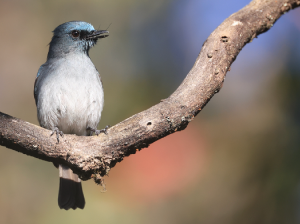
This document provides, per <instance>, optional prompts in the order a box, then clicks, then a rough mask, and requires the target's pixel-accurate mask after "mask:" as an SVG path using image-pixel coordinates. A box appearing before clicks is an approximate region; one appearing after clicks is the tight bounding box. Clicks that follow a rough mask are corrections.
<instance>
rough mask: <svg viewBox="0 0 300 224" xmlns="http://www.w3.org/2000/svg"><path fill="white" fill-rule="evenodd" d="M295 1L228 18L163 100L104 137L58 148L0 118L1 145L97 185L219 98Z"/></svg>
mask: <svg viewBox="0 0 300 224" xmlns="http://www.w3.org/2000/svg"><path fill="white" fill-rule="evenodd" d="M298 6H300V0H253V1H252V2H251V3H250V4H249V5H247V6H246V7H244V8H243V9H241V10H240V11H238V12H236V13H234V14H232V15H231V16H230V17H229V18H227V19H226V20H225V21H224V22H223V23H222V24H221V25H220V26H219V27H218V28H217V29H216V30H215V31H213V32H212V34H211V35H210V36H209V37H208V39H207V40H206V41H205V43H204V44H203V47H202V49H201V52H200V54H199V56H198V58H197V59H196V62H195V64H194V66H193V68H192V69H191V71H190V72H189V73H188V75H187V77H186V78H185V79H184V81H183V82H182V83H181V85H180V86H179V87H178V89H177V90H176V91H175V92H174V93H173V94H172V95H171V96H170V97H169V98H167V99H165V100H163V101H162V102H160V103H159V104H157V105H155V106H153V107H151V108H149V109H148V110H145V111H143V112H141V113H138V114H136V115H133V116H132V117H130V118H128V119H126V120H124V121H122V122H121V123H119V124H117V125H115V126H113V127H111V128H110V129H109V130H108V135H105V134H100V135H99V136H92V137H86V136H76V135H65V137H64V138H61V141H60V143H57V140H56V138H55V137H50V134H51V131H49V130H46V129H44V128H41V127H38V126H36V125H33V124H30V123H28V122H25V121H22V120H19V119H17V118H14V117H11V116H9V115H6V114H3V113H1V112H0V144H1V145H3V146H5V147H7V148H10V149H13V150H15V151H18V152H22V153H24V154H27V155H30V156H33V157H36V158H39V159H43V160H46V161H51V162H56V163H61V164H66V165H68V166H69V167H71V168H72V169H73V170H74V172H75V173H77V174H79V176H80V177H81V178H82V179H83V180H87V179H90V178H91V177H92V176H94V177H95V180H96V182H97V181H98V182H99V181H100V180H101V176H104V175H105V174H107V173H108V171H109V170H110V168H112V167H113V166H114V165H115V164H116V163H117V162H120V161H122V160H123V158H124V157H125V156H128V155H130V154H134V153H135V152H136V150H140V149H142V148H145V147H147V146H148V145H149V144H151V143H153V142H155V141H157V140H158V139H161V138H163V137H165V136H167V135H169V134H171V133H174V132H176V131H180V130H183V129H185V128H186V127H187V125H188V124H189V122H191V121H192V120H193V118H194V117H195V116H196V115H197V114H198V113H199V112H200V111H201V110H202V109H203V108H204V106H205V105H206V104H207V103H208V102H209V100H210V99H211V98H212V97H213V96H214V94H215V93H217V92H219V91H220V89H221V87H222V85H223V82H224V78H225V75H226V73H227V71H228V70H229V68H230V65H231V64H232V63H233V61H234V60H235V58H236V57H237V55H238V54H239V52H240V51H241V49H242V48H243V47H244V46H245V45H246V44H247V43H249V42H251V41H252V39H253V38H255V37H257V36H258V35H259V34H261V33H263V32H266V31H267V30H269V29H270V28H271V27H272V26H273V24H274V23H275V21H276V20H277V19H278V18H280V16H281V15H283V14H284V13H286V12H288V11H289V10H290V9H293V8H296V7H298Z"/></svg>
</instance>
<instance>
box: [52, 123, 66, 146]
mask: <svg viewBox="0 0 300 224" xmlns="http://www.w3.org/2000/svg"><path fill="white" fill-rule="evenodd" d="M54 133H56V139H57V142H58V143H59V135H60V136H61V137H62V138H63V137H64V133H63V132H62V131H60V130H59V129H58V127H55V128H54V129H53V130H52V133H51V135H50V136H52V135H53V134H54Z"/></svg>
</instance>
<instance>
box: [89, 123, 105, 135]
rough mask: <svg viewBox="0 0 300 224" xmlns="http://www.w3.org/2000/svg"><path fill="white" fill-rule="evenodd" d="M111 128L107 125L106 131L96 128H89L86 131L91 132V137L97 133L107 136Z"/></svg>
mask: <svg viewBox="0 0 300 224" xmlns="http://www.w3.org/2000/svg"><path fill="white" fill-rule="evenodd" d="M109 128H110V126H109V125H106V127H105V128H104V129H101V130H97V129H95V128H91V127H87V128H86V130H88V131H90V132H91V135H92V134H93V132H94V133H95V135H99V134H100V133H104V134H106V135H107V130H108V129H109Z"/></svg>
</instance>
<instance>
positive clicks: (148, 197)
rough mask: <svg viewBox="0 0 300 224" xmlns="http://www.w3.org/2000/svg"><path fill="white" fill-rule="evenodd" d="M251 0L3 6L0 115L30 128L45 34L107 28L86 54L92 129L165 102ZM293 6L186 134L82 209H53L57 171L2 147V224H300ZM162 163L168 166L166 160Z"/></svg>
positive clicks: (127, 168) (90, 195) (56, 0)
mask: <svg viewBox="0 0 300 224" xmlns="http://www.w3.org/2000/svg"><path fill="white" fill-rule="evenodd" d="M249 2H250V1H249V0H228V1H223V0H214V1H209V0H160V1H151V0H110V1H108V0H99V1H95V0H85V1H83V0H52V1H42V0H0V30H1V35H0V40H1V41H0V49H1V51H0V111H1V112H3V113H7V114H9V115H12V116H15V117H18V118H20V119H22V120H25V121H28V122H31V123H34V124H38V122H37V118H36V107H35V103H34V98H33V84H34V80H35V76H36V73H37V71H38V68H39V66H40V65H42V64H43V63H44V62H45V61H46V56H47V52H48V43H49V42H50V40H51V37H52V32H51V31H52V30H54V28H55V27H57V26H58V25H59V24H61V23H64V22H67V21H71V20H83V21H86V22H90V23H91V24H93V25H94V27H95V28H100V29H106V28H108V27H109V32H110V36H109V37H108V38H105V39H103V40H100V41H99V42H98V44H97V45H96V46H95V47H94V48H93V49H92V50H91V52H90V56H91V59H92V61H93V62H94V64H95V65H96V67H97V69H98V70H99V72H100V74H101V75H102V80H103V83H104V91H105V107H104V111H103V113H102V120H101V122H100V125H99V128H104V127H105V125H107V124H110V125H114V124H116V123H118V122H120V121H122V120H123V119H125V118H127V117H129V116H131V115H133V114H135V113H138V112H140V111H142V110H145V109H147V108H149V107H150V106H152V105H154V104H156V103H158V102H159V101H160V100H161V99H164V98H166V97H168V96H169V95H170V94H171V93H172V92H173V91H174V90H175V89H176V88H177V86H178V85H179V84H180V83H181V82H182V80H183V79H184V77H185V75H186V74H187V73H188V71H189V70H190V69H191V67H192V66H193V64H194V62H195V59H196V57H197V55H198V53H199V52H200V49H201V46H202V44H203V42H204V41H205V40H206V38H207V37H208V36H209V34H210V33H211V32H212V31H213V30H214V29H215V28H216V27H217V26H218V25H219V24H220V23H221V22H222V21H223V20H224V19H226V18H227V17H228V16H230V15H231V14H232V13H234V12H236V11H237V10H239V9H241V8H242V7H244V6H245V5H246V4H248V3H249ZM299 40H300V8H298V9H295V10H293V11H290V12H289V13H287V14H286V15H284V16H282V18H280V19H279V21H277V22H276V24H275V25H274V27H273V28H272V29H271V30H270V31H268V32H267V33H265V34H262V35H260V36H259V37H258V38H257V39H254V40H253V42H252V43H251V44H249V45H247V46H246V47H245V48H244V49H243V50H242V52H241V53H240V54H239V56H238V57H237V59H236V61H235V62H234V63H233V65H232V67H231V71H230V72H228V74H227V77H226V80H225V84H224V86H223V88H222V90H221V91H220V93H219V94H217V95H215V96H214V97H213V99H212V100H211V101H210V102H209V104H208V105H207V106H206V107H205V109H204V110H203V111H202V112H201V113H200V114H199V115H198V116H197V117H196V118H195V119H194V121H193V122H192V123H191V124H190V125H189V126H188V127H187V128H186V130H184V131H182V132H179V133H175V134H172V135H170V136H168V137H166V138H164V139H162V140H159V141H157V142H155V143H154V144H152V145H151V146H150V147H149V148H147V149H143V150H142V151H140V152H137V153H136V154H135V155H131V156H130V157H127V158H125V159H124V161H122V163H119V164H117V165H116V166H115V167H114V168H113V169H112V170H111V172H110V173H109V177H105V183H106V188H107V191H106V192H105V193H103V188H102V187H100V186H97V185H96V184H95V183H94V182H93V181H92V180H90V181H86V182H84V183H83V188H84V192H85V197H86V207H85V209H84V210H76V211H73V210H72V211H64V210H60V209H59V208H58V205H57V196H58V184H59V183H58V182H59V178H58V170H57V169H56V168H55V167H54V166H53V165H52V164H51V163H48V162H45V161H42V160H38V159H35V158H33V157H29V156H26V155H23V154H20V153H17V152H14V151H12V150H10V149H6V148H4V147H0V175H1V181H0V223H1V224H2V223H3V224H15V223H22V224H23V223H24V224H27V223H28V224H29V223H30V224H38V223H43V224H48V223H49V224H50V223H74V224H75V223H112V224H114V223H115V224H119V223H123V224H126V223H131V224H132V223H133V224H134V223H145V224H152V223H155V224H171V223H172V224H177V223H178V224H181V223H191V224H194V223H206V224H214V223H222V224H235V223H239V224H241V223H243V224H248V223H249V224H252V223H255V224H259V223H264V224H265V223H266V224H267V223H272V224H276V223H300V162H299V158H300V149H299V145H300V117H299V113H300V63H299V62H300V42H299ZM170 155H171V156H170Z"/></svg>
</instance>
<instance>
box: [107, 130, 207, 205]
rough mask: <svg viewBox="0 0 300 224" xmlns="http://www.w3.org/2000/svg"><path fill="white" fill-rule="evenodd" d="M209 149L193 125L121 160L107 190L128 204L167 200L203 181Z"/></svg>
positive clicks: (108, 182) (108, 180)
mask: <svg viewBox="0 0 300 224" xmlns="http://www.w3.org/2000/svg"><path fill="white" fill-rule="evenodd" d="M208 151H209V150H208V147H207V143H206V141H205V137H204V136H203V135H202V134H201V131H200V129H199V128H198V127H196V126H193V125H190V126H188V128H186V130H185V131H181V132H177V133H174V134H172V135H169V136H167V137H165V138H163V139H161V140H159V141H157V142H155V143H153V144H151V145H150V146H149V147H148V148H146V149H142V150H141V151H139V152H137V153H136V154H135V155H131V156H129V157H127V158H125V159H124V160H123V161H122V162H121V163H118V164H117V165H116V166H115V167H114V168H113V169H112V170H111V171H110V173H109V178H105V182H106V185H107V189H108V191H111V192H110V193H112V194H115V195H116V196H117V197H118V198H119V199H121V200H124V203H126V204H127V205H128V204H129V205H135V206H139V205H143V204H153V203H157V202H158V201H160V200H166V198H169V197H172V196H174V195H176V194H178V193H180V192H183V191H186V190H188V189H189V188H190V187H191V186H194V185H195V183H197V182H198V181H199V180H201V177H202V174H203V172H204V170H205V168H206V164H207V163H208V160H209V153H208Z"/></svg>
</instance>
